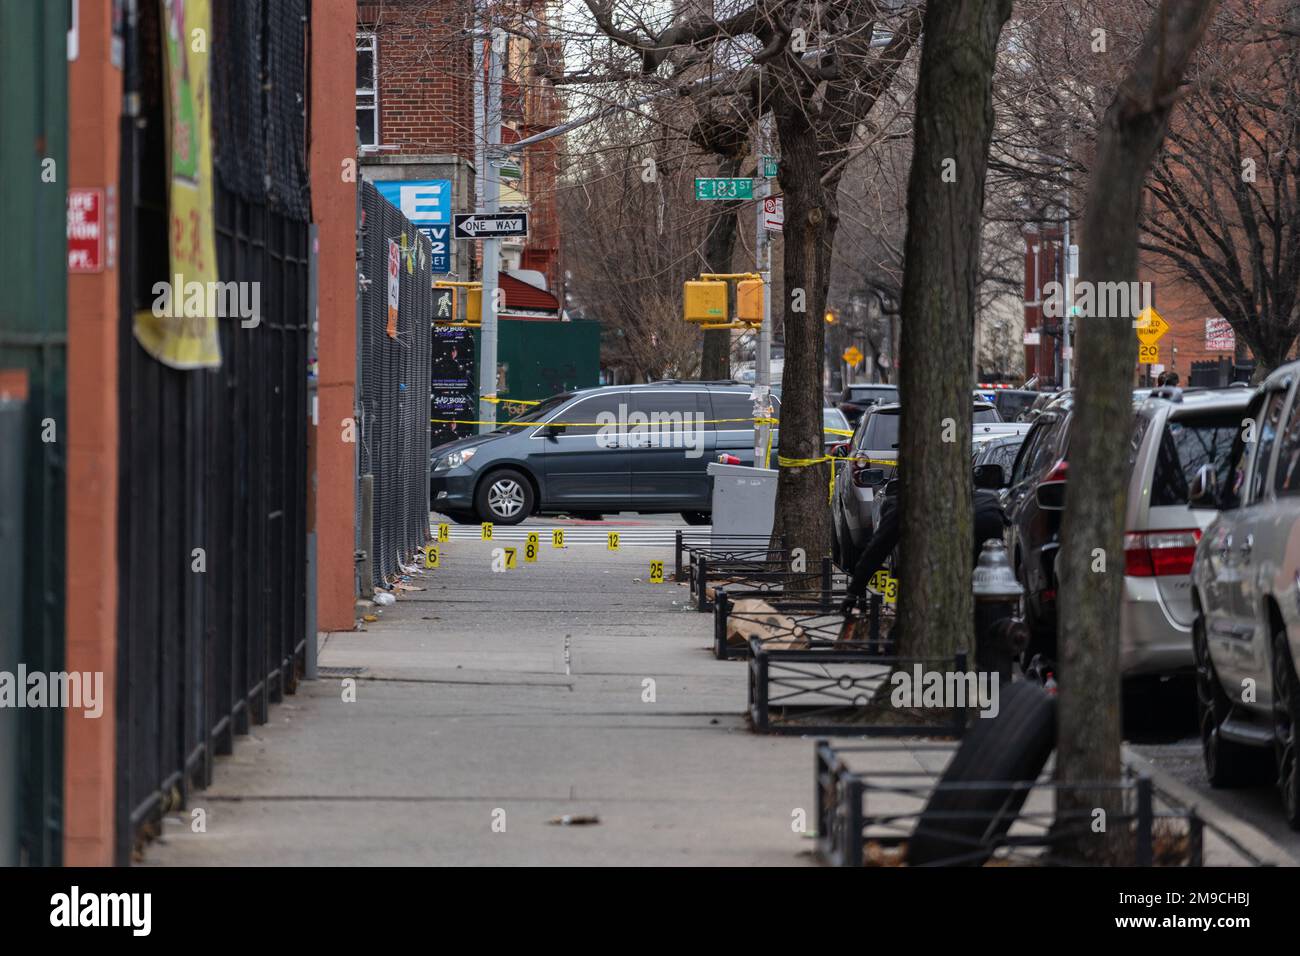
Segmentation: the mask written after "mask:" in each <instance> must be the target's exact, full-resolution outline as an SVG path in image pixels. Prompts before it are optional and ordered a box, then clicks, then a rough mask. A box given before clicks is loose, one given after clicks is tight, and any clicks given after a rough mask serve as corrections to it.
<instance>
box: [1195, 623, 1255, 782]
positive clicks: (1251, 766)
mask: <svg viewBox="0 0 1300 956" xmlns="http://www.w3.org/2000/svg"><path fill="white" fill-rule="evenodd" d="M1192 655H1193V657H1194V658H1195V661H1196V725H1197V727H1198V728H1199V730H1200V735H1201V755H1202V756H1203V757H1204V758H1205V776H1206V777H1207V778H1208V779H1209V781H1210V786H1212V787H1245V786H1250V785H1251V784H1257V783H1259V782H1260V779H1261V770H1262V768H1261V761H1260V759H1259V752H1258V751H1257V750H1256V749H1255V748H1252V747H1247V746H1244V745H1242V744H1239V743H1236V742H1235V741H1232V740H1226V739H1224V737H1223V735H1222V734H1221V733H1220V732H1219V728H1220V727H1222V726H1223V722H1224V721H1225V720H1227V719H1228V715H1229V713H1231V711H1232V701H1230V700H1229V699H1228V695H1227V694H1225V693H1224V692H1223V685H1222V684H1220V683H1219V675H1218V673H1217V672H1216V671H1215V669H1214V661H1213V659H1212V658H1211V657H1210V641H1209V638H1208V637H1207V636H1206V633H1205V617H1204V615H1202V614H1197V615H1196V621H1195V622H1194V623H1193V624H1192Z"/></svg>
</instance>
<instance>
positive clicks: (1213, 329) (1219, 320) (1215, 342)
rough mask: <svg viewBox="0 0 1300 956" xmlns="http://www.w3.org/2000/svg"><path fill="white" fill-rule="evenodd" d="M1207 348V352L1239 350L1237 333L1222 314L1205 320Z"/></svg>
mask: <svg viewBox="0 0 1300 956" xmlns="http://www.w3.org/2000/svg"><path fill="white" fill-rule="evenodd" d="M1205 350H1206V351H1207V352H1235V351H1237V334H1236V333H1235V332H1234V331H1233V330H1232V326H1231V325H1229V324H1228V320H1227V319H1225V318H1223V317H1222V316H1216V317H1215V318H1212V319H1206V320H1205Z"/></svg>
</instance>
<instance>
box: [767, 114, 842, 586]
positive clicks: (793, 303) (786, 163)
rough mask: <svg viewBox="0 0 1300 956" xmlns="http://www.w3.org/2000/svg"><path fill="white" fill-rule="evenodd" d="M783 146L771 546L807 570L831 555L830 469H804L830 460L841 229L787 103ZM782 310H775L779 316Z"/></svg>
mask: <svg viewBox="0 0 1300 956" xmlns="http://www.w3.org/2000/svg"><path fill="white" fill-rule="evenodd" d="M774 115H775V119H776V131H777V135H778V137H779V138H780V142H781V168H780V172H779V176H780V183H781V192H782V194H783V195H784V197H785V211H786V227H785V255H784V257H783V261H782V276H783V278H784V282H785V301H784V304H783V306H782V312H783V316H784V322H785V371H784V372H783V374H782V378H781V435H780V450H779V454H780V461H781V464H780V474H779V477H778V479H777V486H776V518H775V522H774V524H773V528H772V534H773V540H774V541H775V538H776V536H778V535H784V536H785V542H786V545H787V546H788V547H791V548H802V549H803V551H804V555H805V558H806V560H807V562H808V567H809V568H810V569H812V568H813V567H814V563H815V562H817V561H820V560H821V558H822V556H823V555H826V554H828V553H829V552H830V508H829V507H828V504H827V501H828V491H829V487H830V485H829V482H830V466H829V464H827V463H826V462H821V463H819V464H801V463H800V462H808V461H811V460H813V459H817V458H821V457H823V455H824V449H823V447H822V402H823V396H822V369H823V365H824V358H823V352H824V350H825V344H826V323H825V321H824V319H823V315H824V313H825V311H826V293H827V290H828V289H829V287H830V265H831V249H832V245H833V243H834V240H835V228H836V226H837V225H838V223H839V209H838V203H837V199H836V190H835V189H834V188H832V187H827V186H825V185H823V184H822V182H821V166H822V164H821V161H820V157H819V155H818V142H817V134H816V130H815V129H814V128H813V127H812V126H811V125H810V123H809V121H808V116H807V112H806V107H805V106H804V104H801V103H797V102H795V103H787V104H785V106H784V107H783V108H781V109H779V110H776V111H774ZM775 306H776V303H773V307H774V309H775Z"/></svg>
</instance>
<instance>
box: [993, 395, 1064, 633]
mask: <svg viewBox="0 0 1300 956" xmlns="http://www.w3.org/2000/svg"><path fill="white" fill-rule="evenodd" d="M1073 409H1074V399H1073V398H1072V397H1070V396H1068V395H1067V396H1065V397H1063V398H1059V399H1056V400H1055V401H1052V402H1050V403H1048V404H1047V405H1045V406H1044V407H1043V409H1042V410H1041V411H1040V412H1039V413H1038V415H1037V417H1036V418H1035V419H1034V423H1033V425H1032V426H1031V427H1030V429H1029V432H1028V433H1027V434H1026V435H1025V437H1024V441H1023V443H1022V444H1021V446H1020V451H1019V453H1018V454H1017V455H1016V461H1015V464H1014V465H1013V466H1012V469H1011V474H1010V476H1009V477H1008V479H1007V488H1006V489H1005V491H1004V492H1003V494H1002V502H1003V510H1004V511H1005V512H1006V516H1007V523H1008V524H1007V553H1008V555H1009V556H1010V558H1011V565H1012V567H1013V568H1014V569H1015V572H1016V577H1017V578H1018V579H1019V580H1020V584H1021V585H1022V586H1023V587H1024V589H1025V622H1026V624H1028V625H1029V629H1030V631H1031V633H1032V635H1033V645H1032V647H1031V652H1037V653H1042V654H1044V655H1046V656H1047V657H1049V658H1055V656H1056V554H1057V551H1058V549H1059V548H1060V534H1061V513H1062V507H1063V504H1064V501H1065V479H1066V474H1067V470H1068V465H1067V462H1066V456H1067V450H1068V446H1069V439H1070V419H1071V416H1072V414H1073Z"/></svg>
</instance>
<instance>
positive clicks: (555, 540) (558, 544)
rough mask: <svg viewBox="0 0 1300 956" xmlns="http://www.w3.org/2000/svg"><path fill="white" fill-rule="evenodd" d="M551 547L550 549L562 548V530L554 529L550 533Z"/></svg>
mask: <svg viewBox="0 0 1300 956" xmlns="http://www.w3.org/2000/svg"><path fill="white" fill-rule="evenodd" d="M551 547H552V548H562V547H564V529H563V528H556V529H554V530H553V531H552V532H551Z"/></svg>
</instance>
